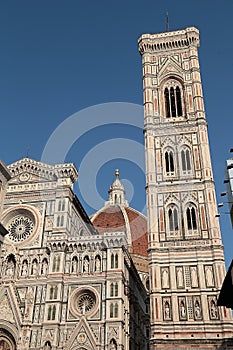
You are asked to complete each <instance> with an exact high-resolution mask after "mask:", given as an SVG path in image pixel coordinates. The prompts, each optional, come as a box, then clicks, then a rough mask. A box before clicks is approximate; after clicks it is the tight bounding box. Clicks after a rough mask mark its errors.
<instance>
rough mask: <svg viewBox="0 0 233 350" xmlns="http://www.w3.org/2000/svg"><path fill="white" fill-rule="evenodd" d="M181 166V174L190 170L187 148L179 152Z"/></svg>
mask: <svg viewBox="0 0 233 350" xmlns="http://www.w3.org/2000/svg"><path fill="white" fill-rule="evenodd" d="M181 165H182V171H183V172H186V171H190V170H191V161H190V150H189V149H187V148H186V149H182V151H181Z"/></svg>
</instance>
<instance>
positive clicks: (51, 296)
mask: <svg viewBox="0 0 233 350" xmlns="http://www.w3.org/2000/svg"><path fill="white" fill-rule="evenodd" d="M57 291H58V287H57V286H52V287H51V288H50V294H49V299H57Z"/></svg>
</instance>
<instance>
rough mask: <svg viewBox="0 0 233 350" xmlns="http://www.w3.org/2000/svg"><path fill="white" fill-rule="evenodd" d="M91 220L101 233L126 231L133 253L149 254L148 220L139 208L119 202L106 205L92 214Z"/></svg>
mask: <svg viewBox="0 0 233 350" xmlns="http://www.w3.org/2000/svg"><path fill="white" fill-rule="evenodd" d="M91 221H92V223H93V225H94V226H95V228H96V229H97V230H98V231H99V233H100V234H102V233H104V232H117V231H120V232H125V233H126V235H127V237H128V244H129V246H132V248H133V251H132V253H134V254H138V255H143V256H148V253H147V247H148V235H147V220H146V217H145V216H144V215H143V214H141V213H140V212H138V211H137V210H135V209H132V208H130V207H125V206H122V205H117V204H113V205H106V206H105V207H104V208H102V209H100V210H99V211H98V212H96V213H95V214H94V215H93V216H92V218H91Z"/></svg>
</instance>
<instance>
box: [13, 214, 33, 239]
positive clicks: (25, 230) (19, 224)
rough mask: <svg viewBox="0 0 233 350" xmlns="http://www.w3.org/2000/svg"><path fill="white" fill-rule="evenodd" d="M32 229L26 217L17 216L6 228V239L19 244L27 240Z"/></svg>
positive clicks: (29, 220) (30, 222) (31, 224)
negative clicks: (7, 233) (7, 232)
mask: <svg viewBox="0 0 233 350" xmlns="http://www.w3.org/2000/svg"><path fill="white" fill-rule="evenodd" d="M33 229H34V223H33V221H32V220H31V219H30V218H29V217H26V216H17V217H16V218H14V219H13V220H12V222H11V223H10V224H9V226H8V231H9V235H8V237H9V238H10V239H11V240H13V241H14V242H21V241H24V240H25V239H26V238H28V237H29V236H30V235H31V233H32V232H33Z"/></svg>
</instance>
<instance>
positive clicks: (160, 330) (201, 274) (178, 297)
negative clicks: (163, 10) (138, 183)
mask: <svg viewBox="0 0 233 350" xmlns="http://www.w3.org/2000/svg"><path fill="white" fill-rule="evenodd" d="M138 45H139V51H140V54H141V56H142V67H143V94H144V133H145V153H146V182H147V183H146V191H147V213H148V234H149V268H150V271H149V273H150V297H151V298H150V303H151V307H150V309H151V315H150V317H151V349H167V348H169V349H173V348H174V349H175V348H176V349H186V350H187V349H191V347H192V346H193V344H195V346H196V347H197V348H200V349H217V348H219V346H221V344H223V343H224V342H226V338H230V337H231V336H232V334H233V333H232V331H233V327H232V320H231V312H230V311H229V310H227V309H225V308H219V307H217V297H218V294H219V291H220V289H221V285H222V281H223V277H224V276H225V263H224V255H223V246H222V239H221V234H220V228H219V223H218V219H217V218H216V217H215V215H216V213H217V209H216V198H215V186H214V181H213V174H212V166H211V159H210V150H209V141H208V134H207V123H206V118H205V110H204V102H203V93H202V83H201V76H200V67H199V59H198V47H199V31H198V30H197V29H196V28H194V27H191V28H186V29H184V30H178V31H170V32H165V33H159V34H143V35H142V36H141V37H140V38H139V40H138Z"/></svg>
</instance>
